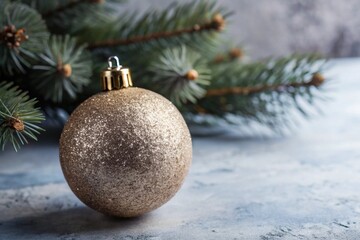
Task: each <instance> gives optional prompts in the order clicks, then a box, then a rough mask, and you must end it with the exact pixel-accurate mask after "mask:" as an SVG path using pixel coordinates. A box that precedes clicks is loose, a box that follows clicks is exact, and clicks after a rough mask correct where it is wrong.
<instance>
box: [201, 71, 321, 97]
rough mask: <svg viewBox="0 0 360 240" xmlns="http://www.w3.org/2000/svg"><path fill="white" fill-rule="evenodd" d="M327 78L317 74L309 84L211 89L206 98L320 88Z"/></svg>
mask: <svg viewBox="0 0 360 240" xmlns="http://www.w3.org/2000/svg"><path fill="white" fill-rule="evenodd" d="M324 81H325V78H324V77H323V76H322V75H321V74H320V73H315V74H314V75H313V77H312V79H311V80H310V81H308V82H298V83H288V84H276V85H260V86H254V87H231V88H220V89H210V90H208V91H207V93H206V95H205V97H214V96H223V95H230V94H234V95H235V94H236V95H250V94H254V93H260V92H265V91H281V90H283V89H288V88H291V87H292V88H298V87H307V86H315V87H318V86H320V85H321V84H323V83H324Z"/></svg>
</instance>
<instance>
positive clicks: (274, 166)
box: [0, 59, 360, 240]
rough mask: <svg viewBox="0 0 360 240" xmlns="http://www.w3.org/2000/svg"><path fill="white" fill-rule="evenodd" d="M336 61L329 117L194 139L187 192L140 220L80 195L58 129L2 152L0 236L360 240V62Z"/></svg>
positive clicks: (331, 71) (329, 74)
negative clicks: (102, 210)
mask: <svg viewBox="0 0 360 240" xmlns="http://www.w3.org/2000/svg"><path fill="white" fill-rule="evenodd" d="M330 63H331V65H332V67H331V68H330V69H329V70H327V72H326V76H327V77H331V78H332V79H333V82H332V83H331V84H330V85H329V87H328V88H329V92H328V95H329V96H331V98H332V99H331V100H330V101H328V102H326V103H321V105H322V110H323V114H322V115H319V116H316V117H315V118H313V119H312V120H310V121H308V122H302V123H301V124H300V125H301V126H299V128H298V129H296V130H295V132H294V133H293V134H291V135H288V136H285V137H279V136H277V137H264V136H262V137H260V136H253V137H244V135H241V134H240V135H238V134H234V133H228V134H223V135H214V136H207V137H201V138H200V137H194V140H193V142H194V158H193V165H192V168H191V171H190V174H189V176H188V178H187V179H186V182H185V184H184V186H183V187H182V189H181V190H180V192H179V193H178V194H177V195H176V196H175V197H174V198H173V199H172V200H171V201H170V202H168V203H167V204H165V205H164V206H163V207H161V208H159V209H158V210H156V211H154V212H152V213H150V214H147V215H145V216H142V217H139V218H134V219H127V220H122V219H114V218H109V217H106V216H103V215H101V214H99V213H97V212H95V211H93V210H91V209H89V208H87V207H86V206H84V205H83V204H82V203H81V202H80V201H79V200H78V199H77V198H76V197H75V196H74V195H73V193H72V192H71V191H70V189H69V187H68V186H67V184H66V183H65V180H64V178H63V175H62V172H61V169H60V165H59V160H58V145H57V136H58V133H56V132H54V133H53V137H52V138H51V137H49V139H43V140H41V141H40V142H39V143H32V144H31V145H28V146H26V147H24V148H23V149H22V150H21V151H20V152H19V153H14V152H13V151H6V152H4V153H1V154H0V239H4V240H5V239H6V240H12V239H26V240H28V239H84V240H85V239H86V240H91V239H94V240H95V239H96V240H99V239H315V238H316V239H360V100H359V93H360V92H359V91H360V59H343V60H336V61H331V62H330ZM50 133H51V132H50ZM48 135H51V134H49V133H48ZM42 138H44V137H42Z"/></svg>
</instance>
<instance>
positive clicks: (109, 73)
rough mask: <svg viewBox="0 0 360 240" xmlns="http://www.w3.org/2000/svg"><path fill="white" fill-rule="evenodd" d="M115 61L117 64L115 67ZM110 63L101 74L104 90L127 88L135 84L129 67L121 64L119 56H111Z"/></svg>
mask: <svg viewBox="0 0 360 240" xmlns="http://www.w3.org/2000/svg"><path fill="white" fill-rule="evenodd" d="M114 60H115V61H114ZM113 62H115V64H116V65H115V66H114V67H113ZM108 64H109V66H108V68H106V69H104V70H103V71H102V72H101V74H100V78H101V87H102V89H103V90H104V91H111V90H114V89H121V88H127V87H131V86H132V85H133V84H132V80H131V76H130V71H129V69H128V68H123V67H122V66H121V65H120V63H119V58H118V57H117V56H111V57H109V58H108Z"/></svg>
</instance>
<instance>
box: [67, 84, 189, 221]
mask: <svg viewBox="0 0 360 240" xmlns="http://www.w3.org/2000/svg"><path fill="white" fill-rule="evenodd" d="M191 158H192V144H191V137H190V133H189V130H188V128H187V126H186V123H185V121H184V119H183V117H182V115H181V114H180V112H179V111H178V110H177V109H176V107H174V105H173V104H172V103H171V102H169V101H168V100H167V99H165V98H164V97H162V96H161V95H159V94H157V93H154V92H151V91H148V90H145V89H141V88H134V87H128V88H123V89H120V90H112V91H106V92H102V93H99V94H96V95H94V96H92V97H91V98H89V99H87V100H86V101H85V102H83V103H82V104H81V105H80V106H79V107H78V108H77V109H76V110H75V111H74V112H73V113H72V115H71V116H70V118H69V120H68V122H67V124H66V125H65V127H64V130H63V132H62V134H61V138H60V162H61V167H62V170H63V173H64V175H65V178H66V180H67V182H68V184H69V186H70V188H71V190H72V191H73V192H74V193H75V195H76V196H77V197H78V198H79V199H80V200H81V201H82V202H84V203H85V204H86V205H88V206H89V207H91V208H93V209H95V210H97V211H99V212H102V213H104V214H108V215H113V216H119V217H134V216H139V215H141V214H144V213H146V212H149V211H151V210H153V209H156V208H158V207H160V206H161V205H163V204H164V203H166V202H167V201H168V200H170V198H172V197H173V196H174V195H175V193H176V192H177V191H178V190H179V188H180V187H181V185H182V183H183V181H184V178H185V176H186V175H187V173H188V170H189V167H190V164H191Z"/></svg>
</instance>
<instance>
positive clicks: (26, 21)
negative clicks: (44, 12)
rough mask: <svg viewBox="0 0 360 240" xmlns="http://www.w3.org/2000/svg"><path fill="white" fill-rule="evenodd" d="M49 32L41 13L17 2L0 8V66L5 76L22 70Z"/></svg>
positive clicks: (45, 39) (29, 64)
mask: <svg viewBox="0 0 360 240" xmlns="http://www.w3.org/2000/svg"><path fill="white" fill-rule="evenodd" d="M48 37H49V34H48V32H47V29H46V26H45V23H44V21H43V20H42V19H41V16H40V15H39V14H38V13H37V12H36V11H35V10H34V9H32V8H30V7H28V6H26V5H24V4H20V3H8V4H3V6H2V8H1V9H0V67H1V69H2V71H4V72H5V73H6V74H7V75H15V74H16V73H19V72H21V73H25V72H26V68H29V67H30V66H31V60H33V59H34V57H35V54H34V53H35V52H38V51H41V49H42V47H43V44H44V42H45V41H47V39H48Z"/></svg>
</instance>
